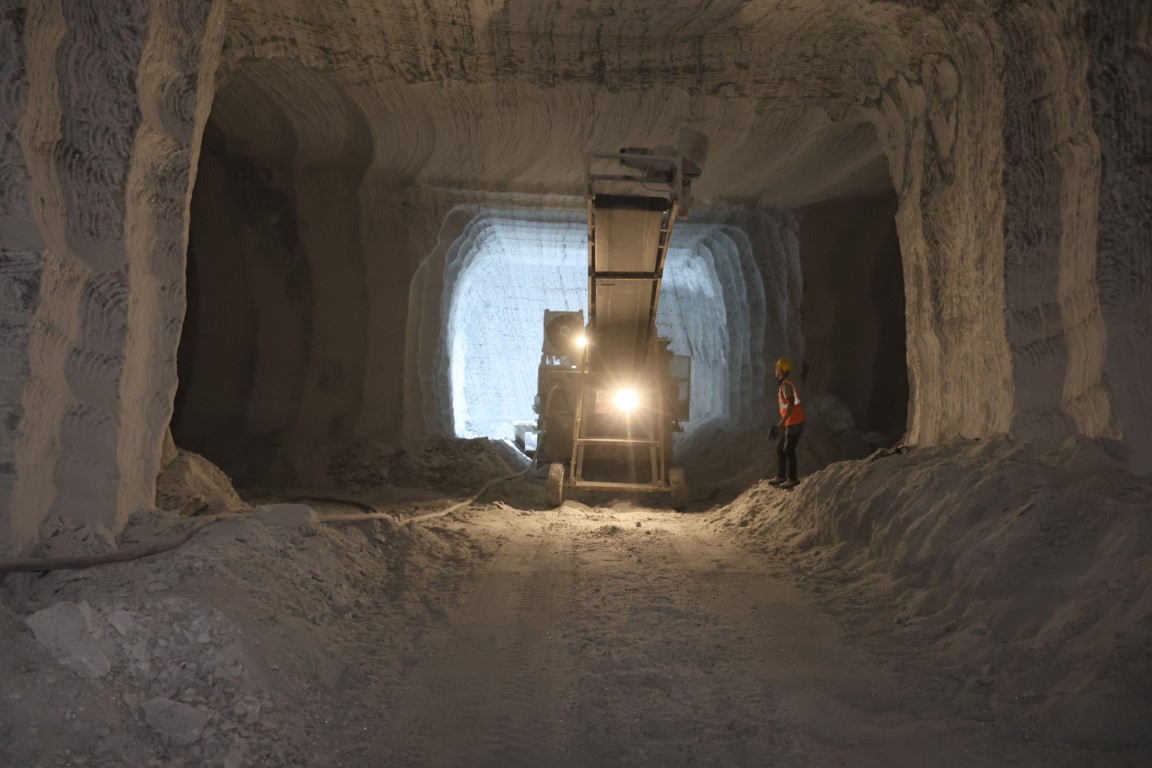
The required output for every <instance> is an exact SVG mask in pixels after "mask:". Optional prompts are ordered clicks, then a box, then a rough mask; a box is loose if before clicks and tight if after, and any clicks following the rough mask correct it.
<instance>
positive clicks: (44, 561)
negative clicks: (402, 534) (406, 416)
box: [0, 465, 532, 574]
mask: <svg viewBox="0 0 1152 768" xmlns="http://www.w3.org/2000/svg"><path fill="white" fill-rule="evenodd" d="M531 469H532V466H531V465H529V466H528V467H527V468H526V469H524V470H522V471H520V472H514V473H512V474H509V475H503V476H501V477H494V478H492V479H490V480H488V481H487V482H485V483H484V485H482V486H480V490H478V491H476V492H475V493H474V494H472V495H471V496H469V497H468V498H466V499H464V500H463V501H458V502H456V503H455V504H452V505H451V506H449V507H447V508H445V509H441V510H438V511H436V512H429V513H427V514H423V515H416V516H414V517H407V518H404V519H399V518H397V517H396V516H395V515H391V514H389V513H387V512H380V511H379V510H378V509H377V508H376V507H374V506H372V505H371V504H369V503H367V502H364V501H358V500H356V499H344V498H337V497H334V496H307V497H304V498H302V499H299V501H327V502H331V503H335V504H350V505H352V506H355V507H360V508H361V509H364V510H365V512H364V513H362V514H352V515H324V516H322V517H318V518H317V522H320V523H324V524H331V523H355V522H361V521H364V520H391V521H392V522H394V523H395V524H397V525H411V524H412V523H418V522H421V521H423V520H430V519H432V518H436V517H444V516H445V515H450V514H452V513H453V512H455V511H456V510H458V509H461V508H463V507H467V506H468V505H470V504H475V503H476V501H477V500H478V499H479V498H480V497H481V496H483V495H484V494H485V493H486V492H487V491H488V489H489V488H490V487H492V486H493V485H495V484H496V483H502V482H505V481H507V480H514V479H516V478H518V477H522V476H524V475H526V474H528V472H529V471H531ZM239 517H244V515H243V514H242V513H239V512H227V513H225V514H221V515H210V516H207V517H200V518H194V520H195V522H194V523H193V524H192V525H191V526H190V527H189V528H188V530H186V531H184V532H183V533H181V534H180V535H179V536H176V537H174V538H171V539H167V540H165V541H157V542H154V543H152V544H149V545H147V546H145V547H139V548H137V549H124V550H119V551H117V552H102V553H99V554H94V555H72V556H70V557H24V558H15V559H9V560H3V559H0V574H3V573H20V572H23V573H39V572H42V571H62V570H69V569H77V568H91V567H93V566H97V565H109V564H111V563H123V562H127V561H130V560H139V559H140V558H142V557H150V556H151V555H159V554H161V553H163V552H168V551H169V550H173V549H176V547H179V546H180V545H181V544H184V543H185V542H187V541H188V540H189V539H191V538H192V537H193V536H195V535H196V534H197V533H199V532H200V531H202V530H204V529H205V528H207V527H208V526H209V525H212V524H213V523H218V522H220V521H222V520H233V519H236V518H239Z"/></svg>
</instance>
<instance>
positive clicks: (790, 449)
mask: <svg viewBox="0 0 1152 768" xmlns="http://www.w3.org/2000/svg"><path fill="white" fill-rule="evenodd" d="M791 373H792V361H791V360H789V359H788V358H786V357H782V358H780V359H779V360H777V361H776V385H777V386H776V404H777V405H778V406H779V408H780V423H779V424H777V425H776V426H774V427H772V430H771V433H770V434H771V436H773V437H775V438H776V462H777V463H776V477H774V478H772V479H771V480H769V481H768V484H769V485H778V486H780V487H781V488H795V487H796V486H798V485H800V479H799V478H798V477H797V471H796V444H797V443H799V442H800V435H801V434H803V433H804V406H803V405H801V404H800V390H798V389H796V384H795V383H793V381H792V378H791V376H790V375H789V374H791Z"/></svg>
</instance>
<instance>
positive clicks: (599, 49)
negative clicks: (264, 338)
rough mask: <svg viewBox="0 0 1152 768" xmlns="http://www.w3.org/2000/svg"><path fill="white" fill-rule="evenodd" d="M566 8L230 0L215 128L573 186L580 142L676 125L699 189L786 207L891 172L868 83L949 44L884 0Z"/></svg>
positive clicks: (317, 155)
mask: <svg viewBox="0 0 1152 768" xmlns="http://www.w3.org/2000/svg"><path fill="white" fill-rule="evenodd" d="M562 5H563V6H564V7H560V8H558V7H556V5H550V6H548V7H544V6H543V4H540V3H521V4H508V5H498V6H495V7H493V6H490V5H488V4H480V3H463V2H438V3H410V4H401V3H380V2H376V3H370V2H351V1H349V0H343V1H340V2H313V1H312V0H297V1H289V2H277V3H268V2H255V1H254V0H240V1H239V2H234V3H232V4H230V5H229V6H228V18H227V35H226V39H225V45H224V54H223V56H224V60H223V62H222V66H221V70H220V75H219V83H218V85H219V88H220V89H219V91H218V93H217V96H216V101H215V103H214V105H213V117H212V123H213V125H212V126H211V128H210V130H214V131H216V132H218V133H220V134H223V135H224V136H226V137H227V139H228V141H229V144H230V146H231V147H232V148H233V150H234V151H236V152H239V153H243V154H248V155H250V156H257V157H259V156H268V157H280V158H283V157H285V156H292V157H294V158H295V162H296V163H297V164H298V165H304V166H306V165H310V164H313V163H321V162H331V161H342V160H348V159H350V158H360V159H365V160H367V159H370V160H371V162H372V164H373V165H374V166H375V167H376V168H378V169H380V170H382V171H384V172H386V173H388V174H391V175H394V176H395V177H396V178H397V179H399V180H402V181H404V182H407V183H415V184H421V185H427V186H432V187H447V188H459V189H475V190H499V191H519V192H526V193H532V194H548V193H561V194H575V195H579V194H581V193H582V189H581V186H580V185H581V180H582V173H583V169H582V160H581V158H582V155H583V153H584V152H587V151H603V150H605V149H608V150H612V149H615V148H617V147H619V146H622V145H639V146H643V145H652V144H656V143H662V142H667V141H669V140H673V139H674V137H675V135H676V132H677V130H678V129H679V127H680V126H681V125H685V124H688V125H692V126H694V127H697V128H699V129H701V130H703V131H705V132H706V133H708V134H709V135H710V136H711V138H712V149H711V155H710V158H709V164H708V169H707V173H706V174H705V176H704V178H703V179H702V180H701V181H700V183H699V184H698V188H697V190H696V195H697V198H698V199H699V200H701V201H703V202H709V201H728V202H740V203H752V204H761V205H767V204H772V205H784V206H793V205H799V204H804V203H807V202H813V201H818V200H823V199H829V198H835V197H848V196H853V195H859V194H866V193H870V192H874V191H878V190H881V189H884V188H890V186H891V182H890V180H889V173H888V161H887V159H886V157H885V155H884V153H883V152H882V150H881V149H880V145H879V143H878V142H877V139H876V132H875V129H874V127H873V125H872V124H871V123H870V118H869V115H870V114H874V113H872V112H870V110H869V104H871V103H872V102H875V101H876V100H877V99H879V98H880V91H879V89H878V88H877V87H876V86H874V85H871V84H873V83H876V82H885V81H887V80H888V79H889V78H890V77H891V75H892V73H893V72H894V71H896V70H898V69H901V68H906V67H908V66H909V64H910V63H914V62H917V61H918V60H919V59H920V58H921V56H922V55H923V53H924V51H925V50H927V49H929V48H930V47H934V48H936V49H937V50H939V49H940V48H941V47H942V46H944V45H945V44H944V43H942V42H941V41H940V38H941V37H942V36H943V34H944V33H943V25H944V22H943V21H942V20H941V19H940V18H937V17H935V16H932V15H928V14H924V13H922V12H920V11H918V10H916V9H914V8H907V7H903V6H899V5H890V4H882V5H877V4H872V3H863V2H861V3H854V2H837V3H826V2H814V1H808V2H763V3H746V2H719V3H714V4H711V5H709V6H708V7H702V5H707V4H701V3H698V2H696V1H695V0H692V1H691V2H678V3H668V2H665V1H664V0H648V1H646V2H634V3H626V4H623V5H624V6H626V7H620V8H618V7H617V6H620V5H622V4H620V3H617V2H614V1H613V2H590V3H565V4H562ZM514 6H515V7H514ZM254 118H256V119H254Z"/></svg>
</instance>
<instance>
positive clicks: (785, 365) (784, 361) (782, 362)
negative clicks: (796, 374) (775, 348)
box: [776, 357, 792, 373]
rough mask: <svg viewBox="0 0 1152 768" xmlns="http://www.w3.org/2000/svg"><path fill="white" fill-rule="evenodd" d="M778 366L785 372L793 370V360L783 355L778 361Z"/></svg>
mask: <svg viewBox="0 0 1152 768" xmlns="http://www.w3.org/2000/svg"><path fill="white" fill-rule="evenodd" d="M776 367H777V368H779V369H780V370H782V371H784V373H791V372H792V361H791V360H789V359H788V358H786V357H782V358H780V359H779V360H777V361H776Z"/></svg>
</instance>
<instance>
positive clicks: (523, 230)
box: [409, 210, 802, 445]
mask: <svg viewBox="0 0 1152 768" xmlns="http://www.w3.org/2000/svg"><path fill="white" fill-rule="evenodd" d="M449 219H451V217H449ZM457 226H458V228H459V229H458V231H459V234H457V235H456V236H455V237H454V238H453V240H452V244H451V245H450V246H449V247H447V248H446V249H445V251H444V252H443V253H442V254H434V255H433V256H431V257H429V259H428V260H427V261H426V262H425V264H424V265H423V266H422V267H421V270H420V271H418V273H417V276H416V279H415V280H414V283H413V285H414V289H413V293H412V297H411V302H412V303H413V307H414V308H415V307H417V306H418V307H420V308H421V309H420V310H419V311H413V312H411V313H410V317H421V316H422V315H423V316H425V323H427V322H428V321H429V320H430V321H431V322H432V323H434V324H435V323H440V324H442V329H441V331H440V342H439V345H438V347H437V349H436V351H435V355H434V356H433V355H431V354H429V355H427V356H426V357H425V358H423V359H422V358H421V357H420V356H419V354H418V350H419V348H420V342H419V340H418V337H421V336H422V337H425V338H426V337H427V336H428V330H427V328H424V329H423V330H422V329H421V328H420V327H419V326H418V323H416V322H413V321H410V327H409V346H410V353H411V354H412V355H413V357H414V358H415V363H414V367H415V368H417V369H419V370H417V372H416V375H414V376H413V377H412V379H411V380H412V381H413V382H414V383H415V384H418V385H422V386H421V388H420V389H419V390H418V391H416V392H413V393H411V395H410V397H411V398H412V399H414V400H417V401H422V400H424V399H425V398H427V400H428V401H430V404H431V407H430V408H429V409H428V411H429V418H430V420H431V421H430V427H429V428H430V429H432V430H433V431H436V430H441V431H442V432H443V433H446V434H455V435H459V436H478V435H485V436H490V437H510V436H511V430H512V426H511V423H512V421H513V420H514V419H525V420H532V419H534V418H535V415H534V413H533V411H532V409H531V407H532V403H533V400H534V396H535V393H536V368H537V364H538V362H539V355H540V343H541V339H542V319H543V310H544V309H545V308H548V309H582V308H584V305H585V301H586V293H587V282H586V273H587V250H586V249H587V245H586V232H585V226H586V225H585V222H584V220H583V217H582V216H580V214H577V213H572V212H543V211H535V212H532V211H524V210H516V211H508V210H489V211H483V212H477V213H472V214H469V215H468V218H467V222H466V223H462V224H457ZM793 226H794V225H793V221H792V219H791V217H790V216H788V215H787V214H784V213H783V212H779V211H750V210H736V211H728V212H723V213H715V212H713V213H708V212H702V213H700V214H699V216H694V217H693V221H690V222H681V223H679V224H678V225H677V227H676V229H675V230H674V234H673V241H672V246H671V248H670V249H669V257H668V266H667V269H666V271H665V284H664V289H663V291H662V294H661V307H660V312H659V313H658V317H657V326H658V328H659V330H660V331H661V333H662V335H665V336H667V337H668V338H670V339H672V349H673V350H674V351H676V352H678V353H681V354H687V355H689V356H691V357H692V358H693V373H692V409H693V418H692V419H691V420H690V421H689V422H688V423H687V424H686V425H685V426H686V431H685V434H684V436H683V439H682V440H681V443H682V444H684V445H687V444H689V443H690V442H691V438H692V436H693V434H694V433H695V432H698V431H700V430H702V429H704V428H705V427H710V428H715V429H720V430H737V431H739V430H747V429H752V428H755V427H757V426H759V425H760V424H762V423H763V417H764V412H763V397H764V382H765V359H766V357H765V355H766V350H768V349H777V348H791V349H797V350H798V349H800V347H801V345H802V342H801V339H800V326H799V319H798V314H797V312H798V307H799V302H800V298H799V295H798V292H797V287H798V285H799V281H798V280H796V279H793V278H795V275H796V270H797V257H796V248H795V244H796V238H795V232H794V229H793ZM441 260H442V261H441ZM438 273H439V274H443V275H444V280H443V283H442V284H441V283H439V282H438V281H436V280H430V279H429V278H431V277H434V276H435V275H437V274H438ZM429 302H432V304H433V305H435V304H439V306H440V310H439V311H438V312H437V311H436V310H435V309H432V310H431V312H432V314H431V316H430V317H429V316H428V313H429ZM420 370H423V372H422V373H421V372H420Z"/></svg>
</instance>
